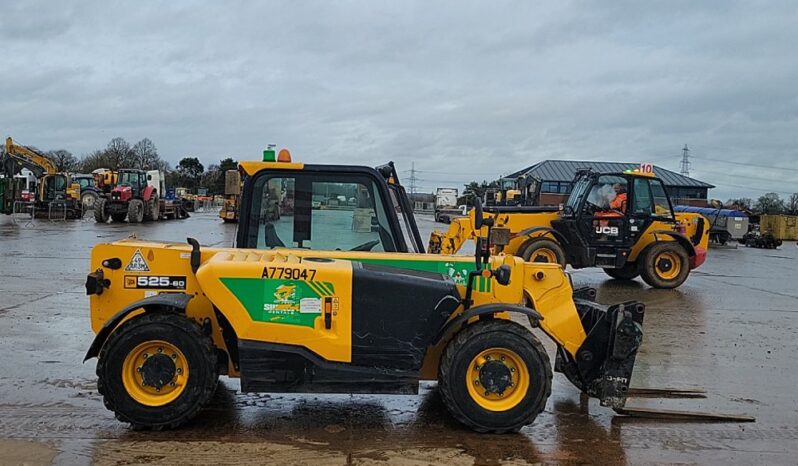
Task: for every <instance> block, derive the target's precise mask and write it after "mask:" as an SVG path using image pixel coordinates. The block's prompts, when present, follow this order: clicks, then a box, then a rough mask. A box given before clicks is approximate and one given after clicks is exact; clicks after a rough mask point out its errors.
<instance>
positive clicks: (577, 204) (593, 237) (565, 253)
mask: <svg viewBox="0 0 798 466" xmlns="http://www.w3.org/2000/svg"><path fill="white" fill-rule="evenodd" d="M527 186H534V183H527ZM538 186H539V185H538ZM535 189H539V188H535ZM506 192H507V193H509V195H506V196H505V197H504V198H505V199H511V200H512V199H515V202H512V201H511V202H509V203H508V202H503V203H502V202H500V203H495V205H492V206H488V207H486V209H485V211H486V214H485V215H487V216H489V217H490V218H492V219H493V221H494V228H493V233H494V234H496V235H503V236H504V237H505V238H506V241H507V244H506V246H504V247H503V248H502V249H501V250H497V251H496V252H504V253H505V254H512V255H514V256H518V257H521V258H523V259H524V260H525V261H528V262H553V263H558V264H560V265H561V266H563V267H565V266H566V264H567V265H570V266H571V267H573V268H577V269H578V268H584V267H601V268H602V269H603V270H604V271H605V272H606V273H607V275H609V276H610V277H612V278H615V279H618V280H632V279H634V278H636V277H637V276H640V277H641V278H642V279H643V281H645V282H646V283H647V284H649V285H650V286H652V287H655V288H676V287H678V286H679V285H681V284H682V283H684V281H685V280H686V279H687V277H688V275H689V273H690V271H691V270H693V269H695V268H697V267H699V266H700V265H701V264H703V263H704V261H705V260H706V254H707V249H708V247H709V228H710V222H709V221H708V220H707V219H706V218H704V217H703V216H702V215H700V214H695V213H682V212H679V213H675V212H674V211H673V206H672V204H671V201H670V197H669V196H668V192H667V190H666V189H665V185H664V184H663V183H662V181H661V180H660V179H659V178H657V176H656V175H655V174H654V172H653V168H652V166H651V165H650V164H641V167H640V168H636V169H632V170H626V171H624V172H622V173H599V172H595V171H592V170H590V169H584V170H580V171H579V172H578V173H577V174H576V176H575V178H574V181H573V189H572V191H571V194H570V196H569V198H568V200H567V201H566V203H565V204H564V206H563V208H562V210H560V208H559V207H548V206H540V205H536V204H537V203H538V202H537V200H536V197H537V196H536V195H535V194H534V193H535V191H526V192H525V191H521V190H518V189H515V190H509V191H506ZM538 194H539V191H538ZM472 225H473V212H472V214H471V216H470V218H460V219H455V220H454V221H452V223H451V224H450V226H449V229H448V231H446V232H445V233H444V232H440V231H437V230H436V231H433V232H432V234H431V236H430V239H429V252H431V253H437V254H456V253H457V251H459V250H460V248H461V247H462V246H463V245H464V244H465V243H466V242H467V241H469V240H473V239H475V238H476V236H477V235H476V232H475V231H474V229H473V227H472Z"/></svg>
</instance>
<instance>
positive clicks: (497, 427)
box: [438, 319, 552, 433]
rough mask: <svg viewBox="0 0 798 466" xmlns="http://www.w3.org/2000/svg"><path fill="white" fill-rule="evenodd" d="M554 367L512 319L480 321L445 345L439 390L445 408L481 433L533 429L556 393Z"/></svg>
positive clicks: (538, 343)
mask: <svg viewBox="0 0 798 466" xmlns="http://www.w3.org/2000/svg"><path fill="white" fill-rule="evenodd" d="M551 378H552V374H551V364H550V362H549V357H548V355H547V354H546V350H545V349H544V348H543V345H542V344H541V343H540V341H539V340H538V339H537V338H536V337H535V336H534V335H533V334H532V333H531V332H530V331H529V330H527V329H526V328H525V327H523V326H521V325H519V324H517V323H515V322H511V321H509V320H500V319H499V320H489V321H484V322H477V323H475V324H472V325H470V326H468V327H466V328H465V329H464V330H461V331H460V332H459V333H458V334H457V335H455V336H454V338H453V339H452V340H451V341H450V342H449V344H448V345H447V346H446V350H445V351H444V353H443V356H442V358H441V364H440V369H439V373H438V386H439V388H440V392H441V395H442V398H443V402H444V404H445V405H446V408H447V409H448V410H449V412H451V414H452V416H454V418H455V419H457V420H458V421H459V422H461V423H462V424H464V425H466V426H468V427H470V428H472V429H474V430H475V431H477V432H493V433H505V432H515V431H517V430H519V429H520V428H521V427H523V426H525V425H527V424H531V423H532V422H533V421H534V420H535V418H536V417H537V416H538V414H539V413H540V412H541V411H543V408H545V406H546V400H547V399H548V398H549V395H550V394H551Z"/></svg>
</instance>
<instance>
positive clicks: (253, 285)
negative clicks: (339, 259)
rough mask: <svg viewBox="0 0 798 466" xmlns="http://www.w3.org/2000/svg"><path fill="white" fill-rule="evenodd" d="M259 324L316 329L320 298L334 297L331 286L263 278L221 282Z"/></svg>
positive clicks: (316, 282)
mask: <svg viewBox="0 0 798 466" xmlns="http://www.w3.org/2000/svg"><path fill="white" fill-rule="evenodd" d="M221 281H222V284H224V286H226V287H227V289H229V290H230V292H231V293H233V294H234V295H235V296H236V298H238V300H239V301H240V302H241V304H242V305H243V306H244V308H245V309H246V310H247V312H248V313H249V316H250V318H251V319H252V320H254V321H256V322H271V323H278V324H287V325H300V326H303V327H310V328H313V327H314V324H315V321H316V318H317V317H319V316H320V315H321V298H322V297H323V296H333V295H334V294H335V287H334V286H333V284H332V283H329V282H318V281H301V280H280V279H261V278H222V279H221Z"/></svg>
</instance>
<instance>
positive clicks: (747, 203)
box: [726, 197, 754, 210]
mask: <svg viewBox="0 0 798 466" xmlns="http://www.w3.org/2000/svg"><path fill="white" fill-rule="evenodd" d="M753 205H754V200H753V199H751V198H750V197H741V198H738V199H729V200H728V201H726V206H727V207H730V208H732V209H737V210H751V207H753Z"/></svg>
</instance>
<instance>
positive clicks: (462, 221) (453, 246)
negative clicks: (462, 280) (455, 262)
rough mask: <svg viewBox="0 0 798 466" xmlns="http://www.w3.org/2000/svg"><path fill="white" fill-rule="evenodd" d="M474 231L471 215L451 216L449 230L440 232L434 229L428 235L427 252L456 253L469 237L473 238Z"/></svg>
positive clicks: (474, 235) (474, 236)
mask: <svg viewBox="0 0 798 466" xmlns="http://www.w3.org/2000/svg"><path fill="white" fill-rule="evenodd" d="M475 238H476V233H475V231H474V227H473V224H472V223H471V217H470V216H469V217H461V218H453V219H452V223H451V224H449V231H447V232H446V233H441V232H440V231H438V230H435V231H433V232H432V234H430V237H429V248H428V252H429V253H431V254H457V251H459V250H460V248H461V247H463V244H465V242H466V241H468V240H469V239H475Z"/></svg>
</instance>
